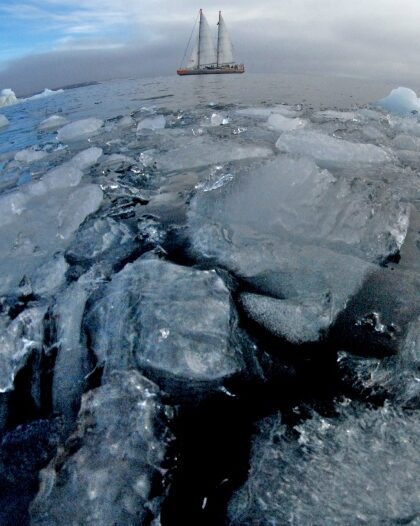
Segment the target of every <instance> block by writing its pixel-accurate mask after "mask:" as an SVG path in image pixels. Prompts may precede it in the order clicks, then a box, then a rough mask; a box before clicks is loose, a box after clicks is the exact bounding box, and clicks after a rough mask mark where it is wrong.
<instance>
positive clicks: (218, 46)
mask: <svg viewBox="0 0 420 526" xmlns="http://www.w3.org/2000/svg"><path fill="white" fill-rule="evenodd" d="M221 16H222V12H221V11H219V21H218V22H217V58H216V67H217V68H218V67H219V53H220V17H221Z"/></svg>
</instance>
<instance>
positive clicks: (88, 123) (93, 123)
mask: <svg viewBox="0 0 420 526" xmlns="http://www.w3.org/2000/svg"><path fill="white" fill-rule="evenodd" d="M103 124H104V121H102V120H101V119H96V118H95V117H90V118H89V119H81V120H79V121H75V122H71V123H70V124H66V125H65V126H63V127H62V128H60V129H59V130H58V133H57V139H58V140H59V141H61V142H71V141H81V140H84V139H87V138H88V137H91V136H92V135H95V134H96V133H97V132H98V131H99V129H100V128H101V127H102V126H103Z"/></svg>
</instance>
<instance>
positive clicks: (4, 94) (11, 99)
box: [0, 88, 19, 107]
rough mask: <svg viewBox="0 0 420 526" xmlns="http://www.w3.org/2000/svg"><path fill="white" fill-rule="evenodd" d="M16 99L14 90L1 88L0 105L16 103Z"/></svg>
mask: <svg viewBox="0 0 420 526" xmlns="http://www.w3.org/2000/svg"><path fill="white" fill-rule="evenodd" d="M17 102H19V101H18V99H17V98H16V95H15V93H14V91H12V90H11V89H9V88H6V89H2V90H1V92H0V107H2V106H10V105H11V104H16V103H17Z"/></svg>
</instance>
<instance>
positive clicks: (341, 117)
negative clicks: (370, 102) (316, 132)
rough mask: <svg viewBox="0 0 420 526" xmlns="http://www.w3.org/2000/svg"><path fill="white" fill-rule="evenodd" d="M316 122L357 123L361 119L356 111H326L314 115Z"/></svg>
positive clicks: (313, 118)
mask: <svg viewBox="0 0 420 526" xmlns="http://www.w3.org/2000/svg"><path fill="white" fill-rule="evenodd" d="M312 120H313V121H314V122H319V123H321V122H329V121H341V122H347V121H352V122H357V121H358V120H360V119H359V117H358V115H357V114H356V113H355V112H354V111H334V110H325V111H317V112H315V113H314V114H313V115H312Z"/></svg>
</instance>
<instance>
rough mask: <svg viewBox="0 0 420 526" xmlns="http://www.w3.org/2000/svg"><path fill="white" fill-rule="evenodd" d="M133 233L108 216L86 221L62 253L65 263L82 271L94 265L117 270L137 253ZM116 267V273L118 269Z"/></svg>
mask: <svg viewBox="0 0 420 526" xmlns="http://www.w3.org/2000/svg"><path fill="white" fill-rule="evenodd" d="M139 248H140V245H139V242H138V240H137V239H136V236H135V233H134V232H133V231H132V230H131V229H130V228H129V227H128V226H127V225H125V224H124V223H121V222H117V221H115V220H114V219H112V218H110V217H106V218H103V219H97V218H94V219H91V220H89V219H88V220H86V221H85V223H84V224H83V226H82V227H81V228H80V229H79V230H78V231H77V232H76V233H75V235H74V237H73V239H72V241H71V243H70V245H69V247H68V249H67V250H66V252H65V256H66V259H67V261H69V262H70V263H71V264H72V265H79V266H81V267H82V268H84V269H87V268H89V267H90V266H91V265H93V264H94V263H98V264H101V266H102V267H105V266H109V267H110V269H113V268H118V267H119V268H121V266H122V265H123V263H124V262H126V261H127V260H128V259H130V258H131V257H132V258H133V259H134V257H133V256H134V255H135V254H136V252H139ZM119 268H118V270H119Z"/></svg>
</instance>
